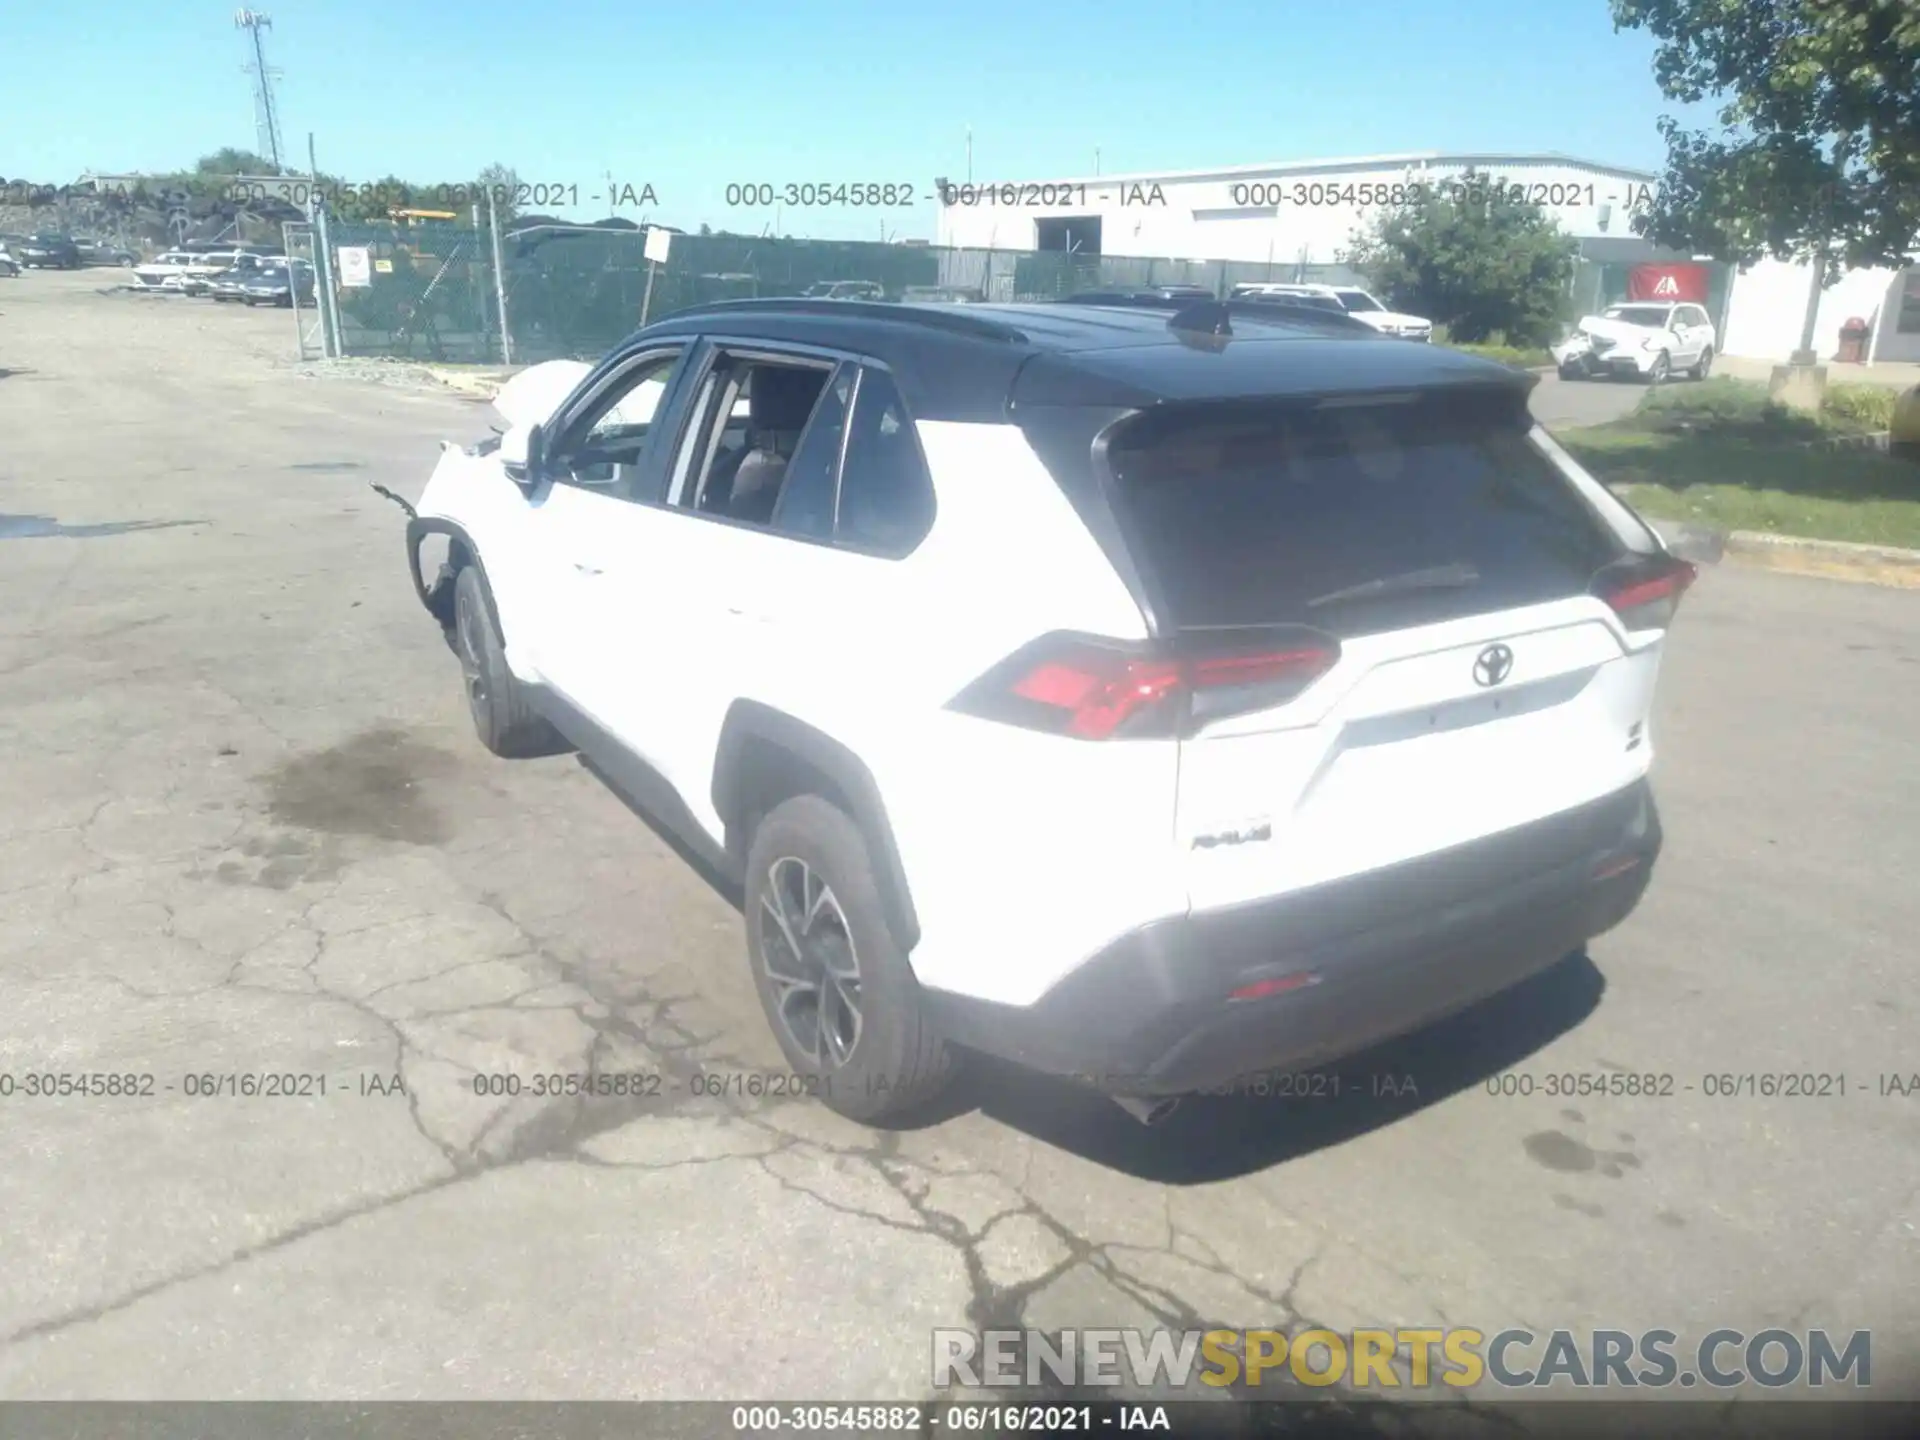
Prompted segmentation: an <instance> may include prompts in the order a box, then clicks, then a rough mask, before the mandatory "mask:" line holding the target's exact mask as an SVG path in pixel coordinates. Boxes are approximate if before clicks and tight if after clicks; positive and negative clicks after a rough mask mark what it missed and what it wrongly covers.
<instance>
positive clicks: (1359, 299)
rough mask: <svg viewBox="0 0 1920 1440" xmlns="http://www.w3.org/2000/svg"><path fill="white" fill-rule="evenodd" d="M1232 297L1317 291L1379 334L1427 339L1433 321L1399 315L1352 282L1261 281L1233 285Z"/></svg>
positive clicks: (1243, 297)
mask: <svg viewBox="0 0 1920 1440" xmlns="http://www.w3.org/2000/svg"><path fill="white" fill-rule="evenodd" d="M1232 293H1233V296H1234V298H1236V299H1248V300H1253V299H1258V298H1259V297H1260V296H1262V295H1321V296H1325V297H1326V298H1327V299H1330V300H1334V301H1337V302H1339V305H1340V308H1341V309H1343V310H1345V311H1346V312H1347V313H1348V314H1349V315H1351V316H1353V318H1354V319H1356V320H1358V321H1360V322H1361V323H1362V324H1364V325H1370V326H1372V327H1373V328H1374V329H1375V330H1378V331H1379V332H1380V333H1381V334H1382V335H1396V336H1398V337H1399V338H1400V339H1402V340H1421V341H1431V340H1432V339H1433V322H1432V321H1431V320H1424V319H1422V318H1421V317H1420V316H1418V315H1402V314H1400V313H1399V312H1398V311H1396V310H1389V309H1388V308H1387V307H1386V306H1384V305H1382V304H1381V303H1380V302H1379V301H1378V300H1376V299H1374V298H1373V296H1371V295H1369V294H1368V293H1367V292H1366V291H1364V290H1360V289H1357V288H1355V287H1354V286H1352V285H1281V284H1274V283H1269V282H1265V281H1261V282H1256V283H1252V284H1246V285H1236V286H1234V287H1233V292H1232Z"/></svg>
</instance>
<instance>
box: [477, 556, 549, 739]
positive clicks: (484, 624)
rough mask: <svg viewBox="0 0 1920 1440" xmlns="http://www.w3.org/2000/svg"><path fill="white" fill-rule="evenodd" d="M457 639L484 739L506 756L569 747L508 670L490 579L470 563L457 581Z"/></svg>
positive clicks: (480, 733)
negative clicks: (489, 594) (490, 594)
mask: <svg viewBox="0 0 1920 1440" xmlns="http://www.w3.org/2000/svg"><path fill="white" fill-rule="evenodd" d="M453 642H454V650H455V651H456V652H457V653H458V654H459V656H460V673H461V677H462V679H463V680H464V682H465V685H466V691H467V711H468V713H469V714H470V715H472V717H473V729H474V733H475V734H476V735H478V736H479V737H480V743H481V744H482V745H484V746H486V747H487V749H489V750H491V751H492V752H493V753H494V754H496V755H499V756H502V757H504V758H506V759H510V760H512V759H523V758H525V757H528V756H532V755H554V754H558V753H559V752H560V751H562V750H565V749H567V748H569V747H568V746H567V743H566V741H564V740H563V739H561V737H560V734H559V732H558V731H556V730H555V729H554V728H553V726H552V725H550V724H548V723H547V721H546V719H545V717H543V716H542V715H540V714H539V713H538V712H537V711H536V710H535V709H534V708H533V704H532V699H531V697H530V696H529V695H528V694H527V688H526V686H524V685H522V684H521V683H520V682H519V681H518V680H517V679H515V678H514V674H513V672H512V671H511V670H509V669H508V668H507V656H506V650H505V647H504V646H503V645H502V643H501V640H500V634H499V631H498V630H496V629H495V628H494V624H493V617H492V613H491V609H490V607H489V606H488V604H487V586H486V582H485V581H484V580H482V579H481V578H480V571H479V570H478V569H477V568H476V567H474V566H472V565H468V566H466V567H465V568H463V569H462V570H461V571H460V574H459V575H458V576H457V577H456V578H455V580H454V582H453Z"/></svg>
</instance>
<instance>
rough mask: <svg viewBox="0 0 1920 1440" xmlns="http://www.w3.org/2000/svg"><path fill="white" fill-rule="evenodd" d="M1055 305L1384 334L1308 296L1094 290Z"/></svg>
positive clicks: (1057, 302)
mask: <svg viewBox="0 0 1920 1440" xmlns="http://www.w3.org/2000/svg"><path fill="white" fill-rule="evenodd" d="M1053 303H1054V304H1056V305H1110V306H1121V307H1124V308H1126V309H1129V310H1170V311H1173V312H1175V314H1176V315H1177V314H1178V313H1179V312H1180V311H1182V310H1192V309H1194V307H1196V306H1200V305H1206V306H1219V307H1221V308H1222V309H1224V310H1226V312H1227V313H1228V314H1229V315H1247V316H1250V317H1252V318H1254V319H1261V318H1265V319H1268V320H1309V321H1312V322H1314V323H1316V324H1323V325H1327V326H1330V327H1331V328H1333V329H1336V330H1349V331H1357V330H1364V331H1366V332H1367V333H1368V334H1369V335H1377V334H1379V333H1380V332H1379V331H1377V330H1375V329H1374V328H1373V327H1372V326H1371V325H1369V324H1367V322H1366V321H1364V320H1356V319H1354V318H1353V316H1351V315H1349V314H1348V313H1347V312H1346V311H1345V310H1332V309H1328V308H1327V307H1325V306H1322V305H1311V304H1308V303H1307V299H1306V297H1304V296H1291V295H1249V296H1244V297H1242V298H1239V299H1227V300H1195V299H1193V298H1192V297H1190V296H1186V297H1181V298H1178V299H1171V300H1169V299H1164V298H1162V297H1161V296H1158V295H1150V294H1146V293H1144V292H1137V291H1124V290H1114V291H1103V290H1094V291H1088V292H1087V293H1085V294H1081V295H1069V296H1068V297H1067V298H1066V299H1064V300H1056V301H1054V302H1053Z"/></svg>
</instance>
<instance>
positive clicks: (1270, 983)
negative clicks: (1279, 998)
mask: <svg viewBox="0 0 1920 1440" xmlns="http://www.w3.org/2000/svg"><path fill="white" fill-rule="evenodd" d="M1319 983H1320V975H1319V973H1318V972H1317V971H1313V970H1308V971H1305V972H1303V973H1302V974H1299V975H1280V976H1276V977H1275V978H1274V979H1272V980H1256V981H1254V982H1253V984H1251V985H1242V986H1241V987H1240V988H1239V989H1238V990H1235V991H1234V992H1233V993H1232V994H1230V995H1228V996H1227V998H1228V999H1229V1000H1264V999H1266V998H1267V996H1269V995H1284V994H1286V993H1287V991H1289V990H1298V989H1301V988H1302V987H1303V986H1307V985H1318V984H1319Z"/></svg>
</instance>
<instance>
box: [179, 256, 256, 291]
mask: <svg viewBox="0 0 1920 1440" xmlns="http://www.w3.org/2000/svg"><path fill="white" fill-rule="evenodd" d="M267 263H269V262H268V261H265V260H262V259H261V258H260V257H259V256H258V255H251V254H242V255H236V256H234V257H233V260H232V263H231V264H229V265H227V266H225V268H223V269H221V270H218V271H216V272H214V274H213V275H211V276H209V277H208V279H207V294H208V296H210V297H211V298H212V299H215V300H220V301H232V300H245V299H246V298H247V296H246V286H247V281H249V280H250V279H252V278H253V277H254V276H255V275H257V274H259V273H260V267H261V266H263V265H265V264H267ZM188 293H189V294H191V293H192V291H189V292H188Z"/></svg>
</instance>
